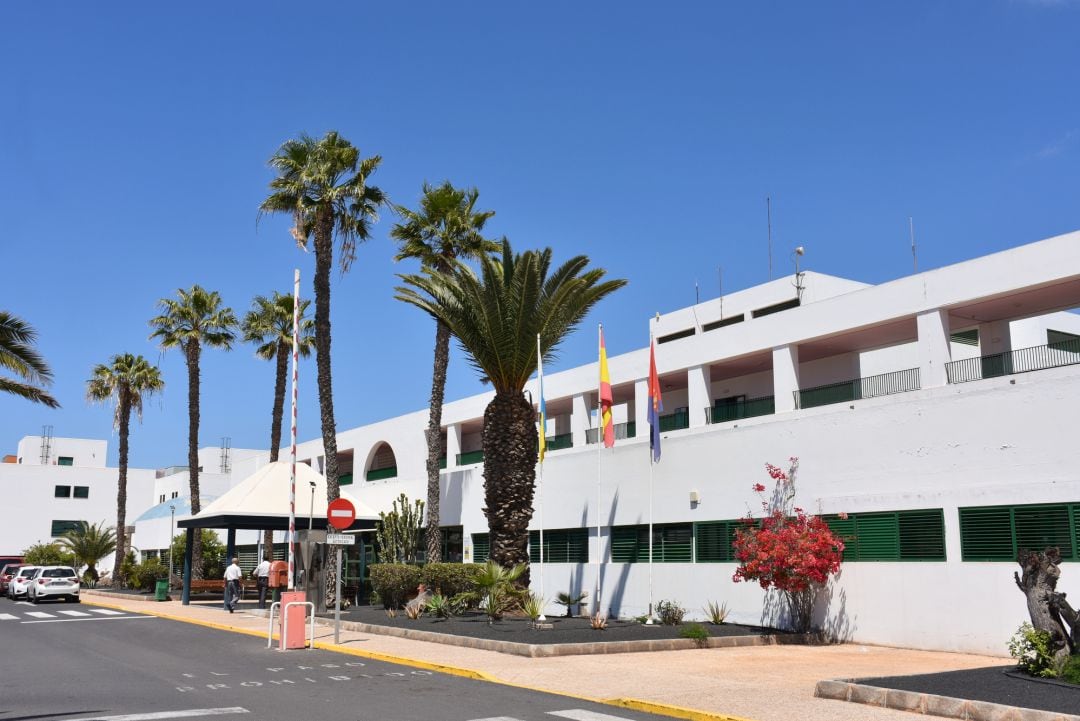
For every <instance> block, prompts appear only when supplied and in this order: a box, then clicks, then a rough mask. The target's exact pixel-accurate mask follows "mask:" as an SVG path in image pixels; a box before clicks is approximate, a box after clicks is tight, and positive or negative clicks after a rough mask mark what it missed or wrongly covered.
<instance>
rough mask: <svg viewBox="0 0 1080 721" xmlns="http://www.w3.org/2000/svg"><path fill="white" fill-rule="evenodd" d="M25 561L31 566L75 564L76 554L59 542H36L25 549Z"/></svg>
mask: <svg viewBox="0 0 1080 721" xmlns="http://www.w3.org/2000/svg"><path fill="white" fill-rule="evenodd" d="M23 563H26V564H27V565H29V566H74V565H75V556H74V554H71V553H68V552H67V551H65V550H64V549H63V548H61V547H60V545H59V544H57V543H35V544H34V545H33V546H30V548H27V549H26V550H25V551H23Z"/></svg>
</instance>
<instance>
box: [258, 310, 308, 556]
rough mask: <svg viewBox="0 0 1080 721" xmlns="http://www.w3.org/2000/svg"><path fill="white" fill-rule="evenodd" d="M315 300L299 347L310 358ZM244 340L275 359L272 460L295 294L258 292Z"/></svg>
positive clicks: (269, 543) (270, 535)
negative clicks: (311, 314) (264, 294)
mask: <svg viewBox="0 0 1080 721" xmlns="http://www.w3.org/2000/svg"><path fill="white" fill-rule="evenodd" d="M309 305H311V301H308V300H303V301H300V337H299V343H298V350H299V353H300V355H302V356H303V357H305V358H307V357H308V356H309V355H311V348H312V345H313V344H314V336H313V334H312V333H313V329H314V327H315V324H314V322H312V320H311V319H310V318H306V317H304V316H305V314H306V312H307V307H308V306H309ZM240 330H241V332H242V333H243V334H244V340H245V341H246V342H248V343H255V344H256V346H257V348H256V349H255V355H257V356H259V357H260V358H263V359H265V360H272V361H274V368H275V378H274V409H273V411H272V412H271V417H270V462H271V463H273V462H274V461H276V460H277V459H278V449H279V448H280V446H281V417H282V415H283V414H284V412H285V381H286V379H287V378H288V375H289V356H290V355H291V354H292V333H293V297H292V296H291V295H282V294H281V293H278V292H277V291H274V295H273V296H272V297H270V298H267V297H266V296H262V295H259V296H256V297H255V299H254V300H253V301H251V310H249V311H248V312H247V314H245V315H244V319H243V321H241V323H240ZM263 543H264V546H265V547H266V548H267V549H271V550H272V549H273V547H274V532H273V531H266V532H265V535H264V540H263Z"/></svg>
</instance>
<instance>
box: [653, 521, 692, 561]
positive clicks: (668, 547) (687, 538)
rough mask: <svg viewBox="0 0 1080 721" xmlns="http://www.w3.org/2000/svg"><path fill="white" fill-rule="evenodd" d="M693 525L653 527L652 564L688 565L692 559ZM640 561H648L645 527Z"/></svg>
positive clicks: (681, 524)
mask: <svg viewBox="0 0 1080 721" xmlns="http://www.w3.org/2000/svg"><path fill="white" fill-rule="evenodd" d="M693 544H694V525H693V524H692V523H680V524H677V525H676V524H671V525H664V526H655V525H654V526H653V562H654V563H690V561H691V560H692V559H693V547H694V545H693ZM642 560H643V561H648V560H649V540H648V528H647V527H646V537H645V547H644V548H643V549H642Z"/></svg>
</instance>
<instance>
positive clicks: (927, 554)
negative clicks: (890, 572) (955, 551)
mask: <svg viewBox="0 0 1080 721" xmlns="http://www.w3.org/2000/svg"><path fill="white" fill-rule="evenodd" d="M897 516H898V521H899V532H900V560H902V561H944V560H945V513H944V511H942V509H940V508H932V509H927V510H919V511H900V512H899V513H898V514H897Z"/></svg>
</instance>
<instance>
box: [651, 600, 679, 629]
mask: <svg viewBox="0 0 1080 721" xmlns="http://www.w3.org/2000/svg"><path fill="white" fill-rule="evenodd" d="M656 615H657V616H659V617H660V623H662V624H664V625H665V626H678V625H679V624H680V623H682V620H683V616H685V615H686V609H685V608H683V607H682V606H680V605H679V604H677V603H675V602H674V601H661V602H660V603H658V604H656Z"/></svg>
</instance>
